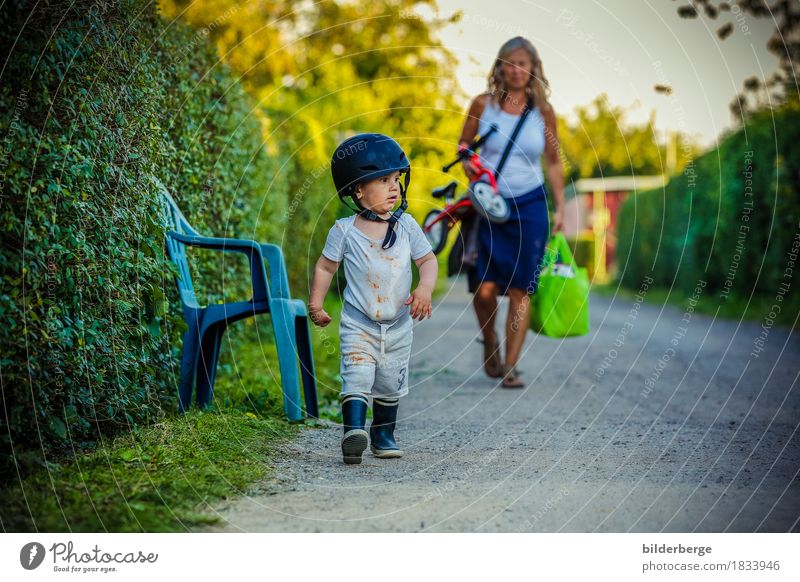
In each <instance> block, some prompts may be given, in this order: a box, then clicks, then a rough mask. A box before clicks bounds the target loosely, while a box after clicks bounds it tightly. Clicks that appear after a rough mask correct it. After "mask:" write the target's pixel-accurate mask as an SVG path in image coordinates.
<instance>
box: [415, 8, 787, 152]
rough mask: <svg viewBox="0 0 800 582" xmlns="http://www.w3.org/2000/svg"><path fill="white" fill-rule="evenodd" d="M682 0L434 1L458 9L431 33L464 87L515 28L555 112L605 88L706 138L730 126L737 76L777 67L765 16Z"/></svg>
mask: <svg viewBox="0 0 800 582" xmlns="http://www.w3.org/2000/svg"><path fill="white" fill-rule="evenodd" d="M687 3H688V2H687V1H683V0H678V1H674V0H604V1H603V2H597V1H594V0H580V1H578V0H561V1H558V2H554V1H547V2H545V1H542V0H539V1H529V0H491V1H487V0H438V6H439V16H440V17H441V16H449V15H451V14H453V13H454V12H456V11H459V10H460V11H462V12H463V17H462V18H461V21H460V22H458V23H455V24H448V25H446V26H445V28H444V29H443V30H442V31H441V32H440V33H439V38H440V39H441V41H442V42H443V44H444V45H445V46H446V47H447V48H448V49H450V50H451V51H452V52H453V53H454V54H455V55H456V57H457V58H458V60H459V65H458V69H457V72H456V74H457V77H458V80H459V82H460V83H461V86H462V87H463V88H464V89H465V90H466V92H467V93H468V94H469V95H477V94H479V93H481V92H483V91H484V90H485V87H486V76H487V74H488V72H489V69H490V67H491V65H492V63H493V62H494V59H495V57H496V55H497V51H498V49H499V48H500V46H501V45H502V44H503V43H504V42H505V41H506V40H508V39H510V38H511V37H514V36H524V37H526V38H528V39H529V40H530V41H531V42H533V44H534V46H536V48H537V50H538V51H539V54H540V57H541V59H542V63H543V65H544V71H545V75H546V76H547V78H548V80H549V82H550V87H551V90H552V93H551V96H550V101H551V103H552V104H553V107H554V108H555V110H556V113H557V114H559V115H567V117H571V116H570V112H571V111H572V110H573V109H574V108H575V107H576V106H578V105H585V104H587V103H589V102H590V101H591V100H592V99H593V98H594V97H596V96H597V95H599V94H601V93H606V94H607V95H608V100H609V102H610V103H611V104H613V105H621V106H626V107H633V108H634V109H633V110H632V111H631V113H630V115H629V119H631V120H632V121H636V122H639V121H644V120H646V119H647V118H648V117H649V115H650V112H651V111H652V110H655V111H656V128H657V130H658V131H662V132H666V131H673V130H679V131H683V132H686V133H689V134H693V135H695V136H697V138H698V139H699V141H700V143H701V144H703V145H704V146H709V145H712V144H713V143H714V142H715V141H716V138H717V137H718V136H719V134H720V133H721V132H723V131H724V130H725V129H727V128H730V127H731V126H732V124H733V119H732V117H731V114H730V110H729V108H728V106H729V104H730V102H731V100H732V99H733V97H734V96H735V95H736V94H737V92H739V90H740V89H741V87H742V81H743V80H744V79H746V78H748V77H751V76H753V75H756V76H759V77H762V78H763V77H767V76H769V75H770V74H771V73H772V72H773V71H775V70H776V68H777V64H778V60H777V58H776V57H775V56H773V55H772V54H770V53H769V52H768V51H767V49H766V44H767V40H768V38H769V37H770V35H771V33H772V30H773V28H774V24H773V23H772V22H771V21H770V20H766V19H755V18H753V17H752V16H750V15H749V14H743V13H741V12H739V13H738V14H733V13H731V12H728V13H722V14H721V16H720V17H719V18H717V19H716V20H710V19H708V18H707V17H705V16H704V15H701V16H698V18H695V19H682V18H680V17H679V16H678V14H677V8H678V6H680V5H682V4H687ZM420 14H421V16H422V17H423V18H424V17H426V14H425V13H424V12H421V13H420ZM430 15H431V14H430V13H429V14H428V16H430ZM728 21H730V22H732V23H733V24H734V31H733V34H731V35H730V36H729V37H728V38H727V39H726V40H725V41H721V40H719V39H718V37H717V35H716V32H715V31H716V29H717V28H719V27H721V26H722V25H723V24H724V23H726V22H728ZM656 84H665V85H670V86H671V87H672V88H673V94H672V95H670V96H667V95H664V94H660V93H656V91H655V90H654V89H653V87H654V85H656Z"/></svg>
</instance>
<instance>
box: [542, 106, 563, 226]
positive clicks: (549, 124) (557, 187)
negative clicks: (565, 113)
mask: <svg viewBox="0 0 800 582" xmlns="http://www.w3.org/2000/svg"><path fill="white" fill-rule="evenodd" d="M542 116H543V117H544V141H545V147H544V159H545V163H546V165H547V179H548V181H549V182H550V187H551V188H552V189H553V198H554V200H555V205H556V212H555V215H554V216H553V227H552V232H559V231H560V230H562V229H563V228H564V168H563V167H562V165H561V147H560V146H559V143H558V124H557V122H556V113H555V111H553V107H552V106H551V105H550V104H549V103H548V104H547V105H546V106H545V107H544V108H543V110H542Z"/></svg>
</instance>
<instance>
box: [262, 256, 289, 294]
mask: <svg viewBox="0 0 800 582" xmlns="http://www.w3.org/2000/svg"><path fill="white" fill-rule="evenodd" d="M261 254H263V255H264V257H265V258H266V259H267V263H269V291H270V293H271V294H272V296H273V297H278V298H281V299H291V295H290V294H289V278H288V276H287V274H286V262H285V261H284V260H283V251H282V250H281V247H279V246H278V245H273V244H270V243H263V244H261Z"/></svg>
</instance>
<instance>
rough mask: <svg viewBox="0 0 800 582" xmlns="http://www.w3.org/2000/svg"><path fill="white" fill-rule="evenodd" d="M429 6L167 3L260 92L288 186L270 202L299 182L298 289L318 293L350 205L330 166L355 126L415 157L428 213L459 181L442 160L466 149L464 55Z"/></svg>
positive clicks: (279, 179) (417, 192) (295, 205)
mask: <svg viewBox="0 0 800 582" xmlns="http://www.w3.org/2000/svg"><path fill="white" fill-rule="evenodd" d="M421 4H425V5H428V7H435V2H434V1H433V0H426V1H424V2H417V1H416V0H376V1H375V2H369V3H364V2H358V3H352V2H344V1H326V2H318V3H306V4H303V3H300V4H298V3H293V2H286V1H285V0H256V1H253V2H247V3H240V2H234V1H233V0H223V1H217V0H196V1H194V2H192V3H191V4H188V5H187V4H186V3H185V2H182V1H177V0H166V1H165V2H162V3H161V4H160V9H161V10H162V12H163V14H164V16H165V17H166V18H168V19H173V18H179V19H181V20H183V21H184V22H187V23H189V24H190V25H192V26H193V27H195V29H197V30H198V31H207V32H208V39H209V40H210V41H211V42H214V43H215V44H216V45H217V48H218V51H219V54H220V55H221V58H222V60H223V61H225V62H226V63H227V64H228V65H230V67H231V68H232V69H233V70H234V71H235V72H236V74H237V75H240V76H241V79H242V82H243V83H244V84H245V86H246V87H247V88H248V90H249V91H250V92H251V93H253V94H254V95H255V96H256V97H257V99H258V103H259V105H260V109H261V111H262V112H263V114H264V117H265V118H266V122H265V125H264V130H265V139H266V140H267V142H269V143H276V144H279V147H275V148H274V150H272V151H271V155H272V156H273V157H274V159H275V161H276V167H277V168H278V172H277V174H276V175H275V176H274V179H275V181H276V183H277V184H279V185H281V188H285V189H281V193H280V194H274V193H273V190H274V188H275V186H274V184H273V183H272V182H271V181H270V182H268V183H267V184H266V185H265V188H266V190H267V192H268V194H267V196H268V199H270V200H276V199H279V198H282V197H283V196H285V194H283V192H288V197H287V202H286V203H287V206H286V207H285V208H286V210H285V215H286V220H287V223H286V225H287V226H286V230H285V232H283V233H281V235H280V237H279V238H278V239H277V240H275V241H274V242H277V243H278V244H281V245H284V247H285V248H286V247H289V248H292V249H293V250H294V251H296V252H294V253H292V260H291V262H292V264H291V266H290V285H291V287H292V290H293V292H295V293H298V294H307V292H308V286H309V277H310V271H311V268H312V267H313V264H314V262H315V261H316V259H317V258H318V257H319V253H320V251H321V250H322V246H323V244H324V241H325V237H326V236H327V233H328V229H329V228H330V227H331V225H332V223H333V221H334V220H335V219H336V218H338V217H341V216H345V215H346V214H349V212H350V211H348V210H347V209H346V208H344V207H343V206H342V205H341V203H340V202H339V200H338V198H337V197H336V193H335V191H334V189H333V182H332V180H331V177H330V170H329V163H330V156H331V154H332V153H333V150H334V148H335V147H336V145H337V144H338V143H339V142H340V141H341V140H343V139H344V138H345V137H346V136H348V135H350V134H353V133H358V132H373V131H374V132H380V133H385V134H388V135H391V136H392V137H394V138H395V139H397V140H398V141H399V142H400V144H401V145H402V146H403V148H404V149H405V150H406V152H407V153H408V155H409V158H410V159H411V165H412V169H413V170H412V182H411V188H410V192H409V200H410V211H411V212H412V213H413V214H414V215H416V217H417V218H418V219H421V218H422V217H423V216H424V213H425V212H426V211H427V210H428V209H429V208H430V207H431V205H432V203H433V200H432V199H431V197H430V195H429V192H430V190H431V189H432V188H433V187H435V186H439V185H441V184H442V182H444V181H446V180H449V179H451V178H450V177H449V176H442V174H441V170H440V169H441V166H442V165H443V164H444V163H445V162H446V161H449V158H451V157H452V156H453V155H454V154H455V150H456V141H457V139H458V135H459V133H460V131H461V125H462V123H463V121H464V112H463V111H462V107H461V106H460V105H459V104H458V103H459V101H458V99H459V97H460V96H461V93H460V89H459V87H458V84H457V82H456V80H455V65H456V61H455V58H454V57H453V55H452V54H451V53H450V52H449V51H447V50H446V49H445V48H444V47H443V46H442V44H441V42H440V41H439V40H438V39H437V38H436V36H435V32H436V30H437V29H438V28H439V27H440V25H441V24H442V23H443V22H444V20H442V21H436V20H429V19H428V18H425V19H423V18H420V17H418V16H417V15H416V14H417V12H416V10H417V7H418V5H421ZM454 175H455V174H454ZM457 177H459V178H462V177H463V176H461V175H460V173H459V175H458V176H457ZM284 185H285V186H284ZM272 216H273V214H272V213H270V214H269V216H266V215H265V216H263V217H262V220H261V221H259V225H260V224H262V222H263V221H266V220H271V219H272ZM257 232H258V231H257Z"/></svg>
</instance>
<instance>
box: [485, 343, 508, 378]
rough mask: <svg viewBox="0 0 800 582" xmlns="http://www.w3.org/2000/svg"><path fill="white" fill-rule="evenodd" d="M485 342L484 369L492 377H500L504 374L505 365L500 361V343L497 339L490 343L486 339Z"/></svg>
mask: <svg viewBox="0 0 800 582" xmlns="http://www.w3.org/2000/svg"><path fill="white" fill-rule="evenodd" d="M481 343H482V344H483V370H484V372H486V375H487V376H489V377H490V378H499V377H500V376H502V375H503V367H502V364H501V363H500V343H499V342H498V341H497V340H494V342H492V343H489V342H487V341H486V340H483V341H482V342H481Z"/></svg>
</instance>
